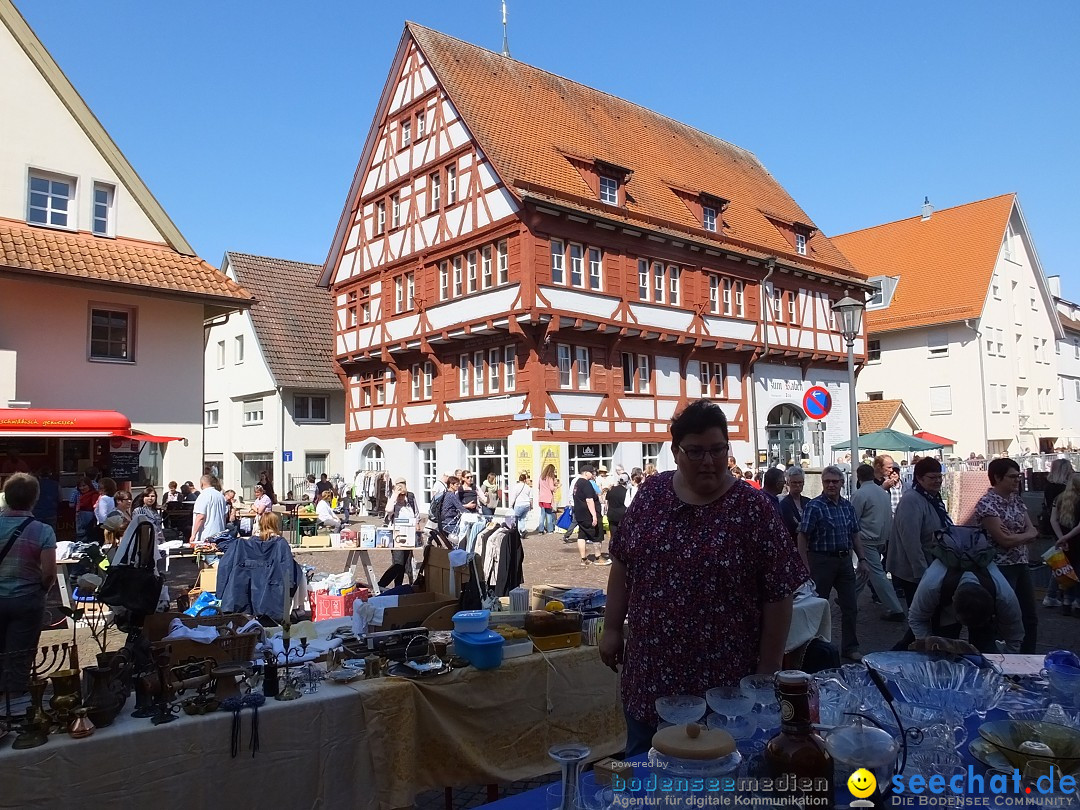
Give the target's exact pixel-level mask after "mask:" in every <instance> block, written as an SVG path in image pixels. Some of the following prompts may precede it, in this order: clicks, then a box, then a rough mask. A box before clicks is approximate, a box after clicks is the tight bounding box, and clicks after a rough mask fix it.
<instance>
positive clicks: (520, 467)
mask: <svg viewBox="0 0 1080 810" xmlns="http://www.w3.org/2000/svg"><path fill="white" fill-rule="evenodd" d="M522 473H528V474H529V475H530V476H531V475H532V474H533V446H532V444H519V445H518V447H517V453H516V454H515V455H514V480H515V481H516V480H517V478H518V476H520V475H521V474H522Z"/></svg>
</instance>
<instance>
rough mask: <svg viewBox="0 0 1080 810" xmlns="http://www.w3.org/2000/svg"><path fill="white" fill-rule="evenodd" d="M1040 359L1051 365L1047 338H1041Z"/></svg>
mask: <svg viewBox="0 0 1080 810" xmlns="http://www.w3.org/2000/svg"><path fill="white" fill-rule="evenodd" d="M1039 357H1040V358H1041V361H1042V362H1043V363H1044V364H1047V365H1048V364H1049V363H1050V357H1049V355H1047V353H1046V338H1039Z"/></svg>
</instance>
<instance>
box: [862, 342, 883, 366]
mask: <svg viewBox="0 0 1080 810" xmlns="http://www.w3.org/2000/svg"><path fill="white" fill-rule="evenodd" d="M866 362H868V363H880V362H881V341H880V340H868V341H867V342H866Z"/></svg>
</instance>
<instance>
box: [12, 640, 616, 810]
mask: <svg viewBox="0 0 1080 810" xmlns="http://www.w3.org/2000/svg"><path fill="white" fill-rule="evenodd" d="M131 708H132V704H131V702H130V701H129V703H128V706H127V707H126V708H125V711H124V713H123V714H122V715H121V716H120V717H119V718H118V719H117V721H116V722H115V723H114V724H113V725H112V726H109V727H107V728H103V729H98V730H97V731H96V732H95V733H94V735H93V736H92V737H89V738H86V739H82V740H73V739H71V738H70V737H68V736H67V735H53V736H51V737H50V738H49V741H48V742H47V743H46V744H45V745H43V746H41V747H38V748H33V749H29V750H25V751H15V750H12V749H11V747H10V743H7V744H6V745H5V747H4V748H2V749H0V770H2V772H3V774H4V778H3V787H2V788H0V808H27V807H34V806H44V807H75V806H79V805H82V804H84V803H86V802H87V801H90V802H92V803H93V804H94V805H100V806H108V807H118V808H128V807H130V808H140V809H141V808H153V810H167V808H182V809H183V810H191V808H199V807H254V808H257V807H261V806H267V807H270V806H273V807H288V808H290V809H292V808H301V807H312V808H316V807H317V808H326V807H348V808H363V809H364V810H391V809H392V808H400V807H408V806H411V805H412V803H413V801H414V799H415V796H416V794H417V793H419V792H422V791H425V790H430V789H434V788H439V787H443V786H463V785H471V784H490V783H497V782H511V781H515V780H518V779H524V778H528V777H535V776H537V775H540V774H543V773H545V772H550V771H551V770H552V769H553V767H554V764H553V763H552V761H551V760H550V758H549V757H548V753H547V751H548V748H549V747H550V746H551V745H552V744H554V743H556V742H565V741H567V740H580V741H584V742H585V743H586V744H588V745H589V746H590V747H591V748H592V750H593V752H594V755H596V756H604V755H610V754H613V753H615V752H617V751H619V750H620V749H621V748H622V746H623V742H624V740H625V734H626V731H625V724H624V720H623V716H622V711H621V709H620V706H619V700H618V691H617V678H616V676H615V674H614V673H613V672H611V671H610V670H609V669H607V668H606V667H604V666H603V665H602V664H601V663H600V660H599V656H598V654H597V651H596V649H595V648H594V647H580V648H577V649H568V650H558V651H554V652H549V653H546V654H540V653H533V654H531V655H527V656H523V657H521V658H514V659H510V660H507V661H505V662H504V663H503V665H502V666H501V667H500V668H498V669H495V670H486V671H478V670H475V669H472V668H466V669H461V670H457V671H454V672H452V673H450V674H448V675H444V676H440V677H438V678H435V679H432V680H430V681H425V682H418V681H412V680H406V679H401V678H379V679H374V680H367V681H354V682H353V683H350V684H344V685H342V684H336V683H331V682H329V681H327V682H324V683H323V684H322V685H321V686H320V688H319V690H318V692H317V693H315V694H310V695H307V694H305V695H304V696H303V697H301V698H300V699H298V700H294V701H289V702H278V701H273V700H269V701H267V703H266V704H265V705H264V706H263V707H262V708H261V709H259V738H260V750H259V752H258V753H257V754H255V755H254V756H252V754H251V752H250V751H249V750H248V743H249V738H250V734H251V725H252V710H251V709H244V710H243V713H242V715H241V738H240V751H239V754H238V756H237V757H236V758H235V759H233V758H231V757H230V739H231V729H232V723H233V716H232V714H231V713H228V712H217V713H215V714H212V715H206V716H202V717H189V716H187V715H180V716H179V717H178V718H177V720H175V721H174V722H172V723H169V724H167V725H163V726H153V725H152V724H151V723H150V721H149V720H136V719H132V718H131V717H129V716H128V714H129V713H130V711H131ZM9 740H10V738H9Z"/></svg>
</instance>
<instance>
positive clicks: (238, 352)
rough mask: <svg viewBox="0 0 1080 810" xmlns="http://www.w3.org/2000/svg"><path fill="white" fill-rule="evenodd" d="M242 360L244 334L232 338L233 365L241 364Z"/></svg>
mask: <svg viewBox="0 0 1080 810" xmlns="http://www.w3.org/2000/svg"><path fill="white" fill-rule="evenodd" d="M243 362H244V336H243V335H237V336H236V337H235V338H233V365H237V366H239V365H241V364H242V363H243Z"/></svg>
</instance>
